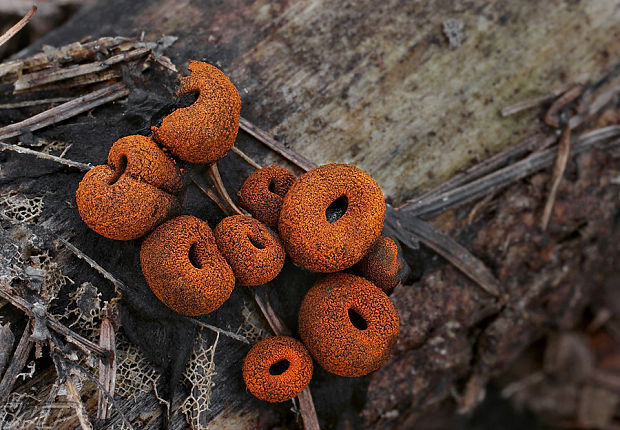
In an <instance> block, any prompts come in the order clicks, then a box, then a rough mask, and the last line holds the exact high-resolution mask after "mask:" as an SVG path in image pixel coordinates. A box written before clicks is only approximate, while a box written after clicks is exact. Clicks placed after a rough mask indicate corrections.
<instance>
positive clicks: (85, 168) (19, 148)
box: [0, 142, 93, 171]
mask: <svg viewBox="0 0 620 430" xmlns="http://www.w3.org/2000/svg"><path fill="white" fill-rule="evenodd" d="M5 150H8V151H13V152H17V153H19V154H26V155H34V156H35V157H37V158H41V159H43V160H49V161H53V162H55V163H59V164H62V165H63V166H68V167H74V168H76V169H79V170H82V171H88V170H90V169H92V168H93V166H91V165H90V164H85V163H80V162H79V161H73V160H67V159H66V158H62V157H57V156H55V155H51V154H46V153H44V152H41V151H34V150H32V149H28V148H24V147H22V146H17V145H11V144H10V143H4V142H0V151H5Z"/></svg>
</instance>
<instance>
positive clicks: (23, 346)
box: [0, 321, 34, 405]
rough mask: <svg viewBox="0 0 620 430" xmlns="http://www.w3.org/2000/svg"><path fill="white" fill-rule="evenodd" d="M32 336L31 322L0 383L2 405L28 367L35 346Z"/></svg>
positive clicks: (0, 402) (0, 401)
mask: <svg viewBox="0 0 620 430" xmlns="http://www.w3.org/2000/svg"><path fill="white" fill-rule="evenodd" d="M31 334H32V323H31V322H30V321H29V322H28V324H26V328H25V329H24V333H22V337H21V339H20V340H19V343H18V344H17V348H15V353H13V358H12V359H11V363H10V364H9V367H7V369H6V372H4V376H3V377H2V381H0V405H2V404H4V403H5V402H6V399H7V398H8V397H9V394H11V390H12V389H13V385H15V382H16V381H17V375H18V374H19V372H21V370H22V369H23V368H24V366H25V365H26V361H28V355H30V351H31V350H32V347H33V346H34V341H33V340H32V339H31V338H30V335H31Z"/></svg>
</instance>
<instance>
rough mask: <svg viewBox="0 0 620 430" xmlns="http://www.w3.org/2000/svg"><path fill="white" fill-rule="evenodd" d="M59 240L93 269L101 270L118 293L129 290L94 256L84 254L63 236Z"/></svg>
mask: <svg viewBox="0 0 620 430" xmlns="http://www.w3.org/2000/svg"><path fill="white" fill-rule="evenodd" d="M58 240H60V241H61V242H62V243H63V244H64V245H65V246H66V247H67V248H69V250H70V251H71V252H72V253H73V254H74V255H75V256H76V257H77V258H79V259H80V260H84V261H85V262H86V263H87V264H88V265H89V266H90V267H92V268H93V269H95V270H96V271H97V272H99V273H100V274H101V275H102V276H103V277H104V278H105V279H107V280H108V281H110V282H111V283H112V285H114V290H115V292H116V294H117V295H120V293H122V292H123V291H128V290H129V288H127V286H126V285H125V284H124V283H123V282H122V281H120V280H118V279H117V278H115V277H114V276H113V275H112V274H111V273H110V272H108V271H107V270H105V269H104V268H103V267H101V266H100V265H99V264H98V263H97V262H96V261H95V260H93V259H92V258H90V257H89V256H88V255H86V254H84V253H83V252H82V251H80V250H79V249H78V248H76V247H75V246H74V245H72V244H71V243H69V242H67V241H66V240H64V239H63V238H61V237H59V238H58Z"/></svg>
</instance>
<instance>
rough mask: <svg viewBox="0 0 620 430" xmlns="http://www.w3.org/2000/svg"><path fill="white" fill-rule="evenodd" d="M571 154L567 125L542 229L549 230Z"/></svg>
mask: <svg viewBox="0 0 620 430" xmlns="http://www.w3.org/2000/svg"><path fill="white" fill-rule="evenodd" d="M569 154H570V126H569V125H568V124H567V125H565V126H564V131H563V132H562V135H561V136H560V142H559V144H558V156H557V158H556V159H555V166H554V167H553V176H552V179H551V190H550V191H549V196H548V197H547V202H546V203H545V210H544V212H543V217H542V221H541V228H542V229H543V230H547V226H548V225H549V219H550V218H551V212H552V211H553V205H554V204H555V196H556V194H557V192H558V188H559V186H560V183H561V182H562V178H563V177H564V171H565V170H566V164H567V163H568V155H569Z"/></svg>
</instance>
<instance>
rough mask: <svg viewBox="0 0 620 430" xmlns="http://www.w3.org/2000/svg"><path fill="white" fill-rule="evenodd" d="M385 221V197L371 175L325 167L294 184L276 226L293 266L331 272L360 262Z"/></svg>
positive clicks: (337, 166) (354, 169)
mask: <svg viewBox="0 0 620 430" xmlns="http://www.w3.org/2000/svg"><path fill="white" fill-rule="evenodd" d="M384 219H385V202H384V200H383V194H382V192H381V188H379V186H378V185H377V183H376V182H375V181H374V180H373V179H372V178H371V177H370V175H368V174H367V173H365V172H364V171H362V170H360V169H358V168H357V167H355V166H351V165H348V164H327V165H324V166H320V167H317V168H315V169H312V170H310V171H309V172H307V173H305V174H304V175H302V176H300V177H299V178H298V179H297V180H296V181H295V183H293V186H292V187H291V189H290V190H289V192H288V193H287V194H286V196H285V197H284V201H283V203H282V211H281V212H280V221H279V224H278V226H279V232H280V237H281V238H282V241H283V242H284V246H285V247H286V251H287V252H288V254H289V256H290V257H291V259H292V260H293V262H294V263H295V264H297V265H300V266H302V267H305V268H306V269H310V270H313V271H315V272H324V273H330V272H337V271H340V270H344V269H346V268H348V267H351V266H353V265H354V264H355V263H357V262H358V261H360V260H361V259H362V257H364V255H365V254H366V252H367V251H368V249H369V248H370V246H371V245H372V244H373V243H374V242H375V240H376V239H377V237H379V235H380V234H381V229H382V227H383V220H384Z"/></svg>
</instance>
